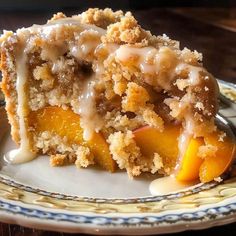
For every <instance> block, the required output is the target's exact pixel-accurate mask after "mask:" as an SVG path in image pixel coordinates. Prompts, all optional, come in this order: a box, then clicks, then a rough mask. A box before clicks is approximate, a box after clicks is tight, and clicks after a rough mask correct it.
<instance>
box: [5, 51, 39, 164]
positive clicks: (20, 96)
mask: <svg viewBox="0 0 236 236" xmlns="http://www.w3.org/2000/svg"><path fill="white" fill-rule="evenodd" d="M26 60H27V57H26V54H25V52H24V47H22V48H19V52H18V53H17V55H16V74H17V79H16V91H17V101H18V106H17V115H18V118H19V135H20V147H19V148H18V149H14V150H11V151H10V152H8V153H6V154H5V157H4V159H5V160H6V161H7V162H10V163H12V164H18V163H22V162H27V161H31V160H32V159H34V158H35V157H36V154H35V153H32V152H31V151H30V144H29V139H28V136H27V130H26V126H25V118H26V117H27V110H26V107H27V100H26V96H25V86H26V83H27V75H28V70H27V65H26Z"/></svg>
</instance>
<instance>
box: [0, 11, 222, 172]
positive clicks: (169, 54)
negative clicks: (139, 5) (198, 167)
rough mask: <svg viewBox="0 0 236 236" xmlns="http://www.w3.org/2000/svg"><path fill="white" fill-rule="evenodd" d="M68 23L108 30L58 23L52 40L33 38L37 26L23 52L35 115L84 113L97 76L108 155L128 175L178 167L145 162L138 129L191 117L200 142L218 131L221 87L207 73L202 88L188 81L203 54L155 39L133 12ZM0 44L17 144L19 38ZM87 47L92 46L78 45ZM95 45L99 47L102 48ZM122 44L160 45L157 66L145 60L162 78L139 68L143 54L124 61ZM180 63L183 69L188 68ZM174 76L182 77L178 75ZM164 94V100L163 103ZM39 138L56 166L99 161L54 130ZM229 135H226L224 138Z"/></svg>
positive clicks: (87, 15) (89, 14)
mask: <svg viewBox="0 0 236 236" xmlns="http://www.w3.org/2000/svg"><path fill="white" fill-rule="evenodd" d="M64 18H66V16H65V15H64V14H63V13H57V14H55V15H54V16H53V18H52V19H51V20H50V21H49V23H50V24H52V25H53V22H54V21H57V20H60V19H62V20H63V19H64ZM68 19H74V20H78V22H81V23H82V25H83V24H88V26H89V25H91V27H92V25H93V27H95V26H98V27H101V28H103V29H106V30H99V32H100V31H101V32H100V33H97V32H96V31H95V30H94V29H93V28H91V29H88V28H86V29H85V30H83V31H82V32H81V26H80V25H79V26H78V25H76V24H71V25H70V24H60V23H58V25H57V27H52V28H50V30H48V31H46V34H47V37H44V36H45V35H44V34H45V32H43V33H42V31H43V27H42V28H40V29H39V32H40V33H34V30H33V29H32V33H29V39H28V42H29V43H28V44H27V47H26V51H25V52H26V53H27V55H28V69H29V75H30V76H29V79H28V83H29V90H28V92H27V93H28V94H27V96H28V105H29V109H30V110H32V111H37V110H38V109H42V108H44V107H45V106H59V107H62V108H63V109H68V108H69V109H72V110H73V111H74V112H75V113H78V110H79V107H80V104H79V101H78V97H79V96H80V95H81V93H82V91H83V89H82V88H83V87H84V84H86V83H87V81H88V80H89V78H91V77H92V76H91V75H93V74H94V73H95V72H96V73H97V77H96V80H97V83H96V86H95V87H94V93H95V95H96V99H95V107H96V109H97V110H98V111H99V115H100V116H101V117H102V119H103V120H104V121H105V122H104V124H105V125H104V127H102V130H101V132H102V133H103V135H104V138H105V139H107V141H108V143H109V144H110V147H109V148H110V152H111V153H112V157H113V159H114V160H115V161H116V162H117V164H118V166H119V168H120V169H126V170H127V172H128V174H129V176H137V175H139V174H140V173H141V172H145V171H148V172H151V173H156V172H158V173H164V174H167V173H170V171H171V168H172V167H173V163H168V160H165V158H162V157H161V156H160V155H159V154H158V153H155V154H154V156H153V157H151V158H149V159H148V158H147V157H144V156H143V155H142V153H141V152H140V149H139V147H138V146H137V145H136V143H135V141H134V139H133V134H132V131H133V130H134V129H137V128H139V127H142V126H145V125H149V126H152V127H155V128H157V129H159V130H161V131H162V130H163V129H164V124H165V123H168V122H169V120H174V121H177V122H180V123H182V124H183V125H185V122H186V120H185V118H186V114H188V117H187V118H189V117H190V118H191V119H192V120H193V121H194V122H193V126H194V128H195V129H194V134H195V136H196V137H198V136H202V135H204V133H207V132H209V133H210V132H212V131H214V130H215V128H216V127H215V125H214V116H215V114H216V111H217V105H216V95H217V88H216V89H214V87H217V86H216V84H214V81H213V80H212V76H211V75H210V74H209V73H208V72H207V71H205V70H203V71H201V76H199V78H198V79H200V83H199V85H197V86H195V85H191V84H190V80H189V76H190V73H191V72H193V71H194V70H197V69H198V68H202V64H201V61H202V55H201V54H200V53H198V52H197V51H190V50H189V49H187V48H184V49H183V50H180V48H179V43H178V42H177V41H174V40H171V39H169V38H168V37H167V36H166V35H163V36H154V35H152V34H151V33H150V32H149V31H145V30H144V29H142V27H141V26H140V25H139V24H138V22H137V20H136V19H135V18H134V16H133V15H132V14H131V13H130V12H127V13H125V14H124V13H123V12H122V11H116V12H113V11H112V10H111V9H109V8H107V9H104V10H100V9H97V8H94V9H88V10H87V11H86V12H84V13H82V14H80V15H77V16H72V17H71V18H68ZM58 22H60V21H58ZM94 25H95V26H94ZM34 29H35V28H34ZM0 42H2V46H1V69H2V70H3V83H2V89H3V91H4V93H5V96H6V97H7V111H8V116H9V120H10V123H11V124H12V135H13V138H14V139H15V140H16V141H19V134H18V131H19V127H18V126H19V125H18V117H17V115H16V104H17V95H16V92H15V83H16V74H15V70H16V68H15V58H14V56H13V55H14V50H15V49H16V48H17V44H18V43H19V38H18V35H17V34H13V33H12V32H4V34H3V36H2V37H1V39H0ZM86 43H88V45H87V47H80V46H81V45H82V44H83V45H85V44H86ZM97 45H99V47H97V48H96V47H95V46H97ZM120 45H128V46H133V47H134V48H135V49H141V48H144V47H154V49H155V50H156V51H157V52H158V53H157V55H156V57H157V60H156V62H155V58H154V57H153V56H150V57H148V58H147V61H148V63H149V64H150V65H154V63H156V64H155V65H156V67H158V68H159V71H158V73H157V74H155V73H154V74H150V73H146V74H145V73H144V72H142V70H141V69H140V68H139V67H138V66H137V64H139V62H140V60H141V59H142V58H141V56H140V55H134V56H133V57H131V58H130V59H128V60H127V61H122V60H119V59H118V58H117V56H116V53H114V52H115V50H117V49H118V48H119V46H120ZM78 48H79V49H80V50H78ZM179 61H181V63H179ZM179 64H180V66H179ZM181 64H184V65H185V66H184V67H183V68H182V67H181ZM178 66H179V67H178ZM97 71H98V72H97ZM173 71H174V72H175V73H176V74H175V75H174V76H173ZM160 95H161V96H163V97H164V99H159V97H160ZM158 104H159V105H160V104H162V106H159V105H158ZM160 107H161V108H162V107H165V109H160ZM166 117H170V118H168V119H167V118H166ZM33 136H34V145H35V147H36V148H37V149H38V151H40V152H42V153H48V154H50V155H51V159H50V162H51V164H52V165H53V166H60V165H64V164H68V163H75V165H76V166H77V167H87V166H88V165H90V164H94V156H93V155H92V153H91V151H90V150H89V148H88V147H85V146H80V145H77V144H70V143H68V141H67V140H66V138H65V137H59V136H57V135H54V134H51V133H50V132H42V133H40V134H34V133H33ZM223 138H224V136H223V135H222V136H221V137H219V139H223ZM215 151H216V150H214V147H211V146H209V145H206V146H202V147H201V148H200V149H199V152H200V153H201V154H202V153H205V155H208V154H209V153H211V154H213V153H214V152H215ZM201 156H202V155H201ZM170 162H171V161H170Z"/></svg>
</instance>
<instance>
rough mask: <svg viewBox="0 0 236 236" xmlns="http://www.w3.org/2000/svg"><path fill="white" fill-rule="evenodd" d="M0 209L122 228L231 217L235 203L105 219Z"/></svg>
mask: <svg viewBox="0 0 236 236" xmlns="http://www.w3.org/2000/svg"><path fill="white" fill-rule="evenodd" d="M0 209H1V210H2V211H6V212H8V213H12V214H20V215H22V216H25V217H34V218H38V219H43V220H54V221H59V222H60V221H64V222H65V221H66V222H69V223H76V224H92V225H122V226H136V225H140V224H142V225H148V226H154V225H159V224H163V223H167V224H168V223H169V224H171V223H176V222H179V221H183V222H190V221H196V220H206V219H207V218H208V219H216V218H219V217H220V216H228V215H232V214H234V213H235V212H236V202H234V203H230V204H228V205H224V206H220V207H212V208H207V209H205V210H199V211H195V212H188V213H186V212H185V213H180V214H166V215H163V216H155V215H149V216H144V217H142V216H141V217H138V216H135V217H117V216H115V217H113V216H112V217H106V216H87V215H81V214H74V215H72V214H65V213H55V212H49V211H44V210H39V209H31V208H25V207H21V206H19V205H15V204H12V203H8V202H4V201H1V200H0Z"/></svg>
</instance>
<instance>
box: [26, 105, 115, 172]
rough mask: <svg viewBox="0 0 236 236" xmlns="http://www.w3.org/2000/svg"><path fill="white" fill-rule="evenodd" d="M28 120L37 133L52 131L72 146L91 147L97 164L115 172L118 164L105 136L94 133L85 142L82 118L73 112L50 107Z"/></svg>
mask: <svg viewBox="0 0 236 236" xmlns="http://www.w3.org/2000/svg"><path fill="white" fill-rule="evenodd" d="M28 120H29V125H30V126H31V127H33V128H34V129H35V132H36V133H39V132H43V131H50V132H52V133H55V134H57V135H59V136H61V137H66V139H67V141H68V142H69V143H70V144H80V145H84V146H87V147H89V148H90V150H91V152H92V154H93V155H94V160H95V162H96V163H97V164H99V165H100V166H101V167H102V168H104V169H105V170H108V171H110V172H114V171H115V168H116V163H115V161H114V160H113V159H112V157H111V154H110V152H109V148H108V144H107V142H106V141H105V139H104V137H103V135H102V134H100V133H96V132H94V133H93V135H92V137H91V139H90V140H89V141H84V139H83V129H82V128H81V126H80V117H79V115H77V114H75V113H74V112H73V111H71V110H69V109H68V110H63V109H62V108H60V107H52V106H49V107H45V108H43V109H41V110H38V111H35V112H31V113H30V115H29V117H28Z"/></svg>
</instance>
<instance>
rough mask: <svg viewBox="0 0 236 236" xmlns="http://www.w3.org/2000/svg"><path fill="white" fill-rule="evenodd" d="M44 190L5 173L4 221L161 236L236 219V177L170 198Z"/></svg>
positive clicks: (1, 187)
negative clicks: (111, 196)
mask: <svg viewBox="0 0 236 236" xmlns="http://www.w3.org/2000/svg"><path fill="white" fill-rule="evenodd" d="M221 85H222V86H224V84H222V83H221ZM228 87H230V86H228V85H227V88H228ZM230 88H231V87H230ZM231 89H232V92H233V93H235V94H236V90H235V89H234V88H231ZM221 107H222V109H221V110H220V113H221V114H224V115H225V116H226V117H227V115H229V114H231V115H230V117H229V120H230V121H231V122H232V123H234V124H236V123H235V122H234V121H235V115H233V116H234V117H232V114H235V110H236V104H235V103H233V102H231V101H229V100H228V99H226V100H224V103H223V104H222V106H221ZM4 119H6V118H3V120H4ZM1 124H3V122H2V123H1ZM1 128H2V127H1ZM1 139H2V137H1ZM45 188H46V186H45ZM45 188H44V189H42V188H40V189H39V188H35V187H32V186H30V185H25V184H24V183H18V180H17V175H16V176H15V178H13V179H11V178H9V176H7V173H3V172H0V209H1V210H0V218H1V220H3V221H7V222H13V221H14V222H15V221H16V220H17V222H18V223H19V224H22V225H26V226H34V227H36V228H42V227H43V228H48V229H51V230H60V231H66V232H87V233H94V234H98V233H99V234H103V233H104V234H105V233H106V234H112V233H116V232H118V231H116V230H119V233H120V234H131V233H132V234H154V233H155V234H156V233H160V234H161V233H167V232H177V231H182V230H185V229H187V228H186V224H188V229H196V228H206V227H210V226H212V225H220V224H224V223H229V222H233V221H235V216H236V179H235V178H231V179H229V180H226V181H224V182H222V183H217V182H212V183H208V184H201V185H200V186H198V187H197V188H194V189H191V190H188V191H184V192H178V193H174V194H167V195H165V196H154V197H153V196H147V197H137V198H113V199H109V198H96V197H86V196H84V197H82V196H73V195H70V194H66V193H63V194H62V193H60V192H58V193H54V192H51V191H50V188H49V186H47V188H48V190H47V191H45ZM147 188H148V184H147ZM59 222H60V223H59ZM108 226H109V227H108ZM170 226H171V227H170Z"/></svg>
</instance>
